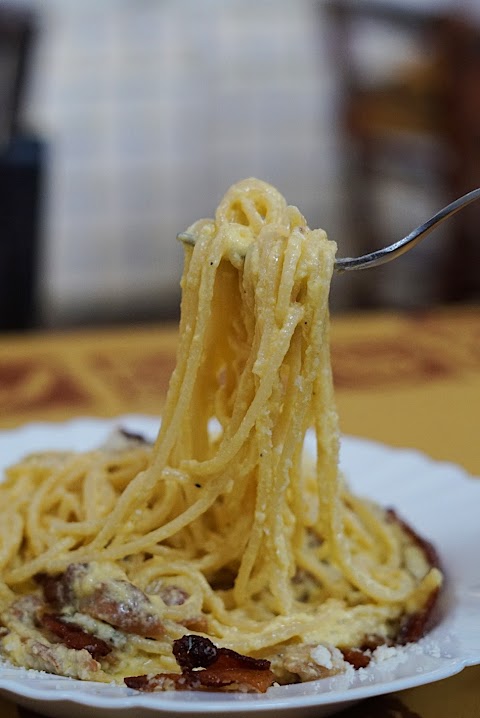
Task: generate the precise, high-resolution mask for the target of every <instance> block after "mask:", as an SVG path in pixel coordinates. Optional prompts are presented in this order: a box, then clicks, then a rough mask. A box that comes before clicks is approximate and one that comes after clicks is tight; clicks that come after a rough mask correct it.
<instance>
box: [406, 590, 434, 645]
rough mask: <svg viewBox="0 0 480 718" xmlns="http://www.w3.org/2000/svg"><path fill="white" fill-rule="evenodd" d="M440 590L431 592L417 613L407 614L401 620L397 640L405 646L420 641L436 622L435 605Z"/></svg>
mask: <svg viewBox="0 0 480 718" xmlns="http://www.w3.org/2000/svg"><path fill="white" fill-rule="evenodd" d="M439 593H440V590H439V589H438V588H437V589H435V590H434V591H432V592H431V594H430V596H429V597H428V599H427V601H426V602H425V604H424V605H423V606H422V608H421V609H420V610H419V611H416V612H415V613H410V614H405V615H404V616H403V618H402V620H401V621H400V628H399V630H398V633H397V636H396V642H397V643H399V644H400V645H402V646H404V645H406V644H407V643H416V642H417V641H419V640H420V639H421V638H422V637H423V636H424V635H425V634H426V633H428V631H429V630H430V628H431V627H432V625H433V624H434V623H435V618H436V617H435V611H434V609H435V606H436V603H437V598H438V595H439Z"/></svg>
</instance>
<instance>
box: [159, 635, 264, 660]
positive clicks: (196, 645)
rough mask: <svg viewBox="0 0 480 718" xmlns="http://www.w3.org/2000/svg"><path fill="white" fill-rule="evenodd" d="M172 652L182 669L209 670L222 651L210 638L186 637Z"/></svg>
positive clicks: (180, 640) (176, 644) (181, 639)
mask: <svg viewBox="0 0 480 718" xmlns="http://www.w3.org/2000/svg"><path fill="white" fill-rule="evenodd" d="M172 650H173V655H174V656H175V660H176V661H177V663H178V665H179V666H180V668H208V666H211V665H212V663H214V662H215V661H216V660H217V656H218V652H219V650H221V649H219V648H217V646H216V645H215V644H214V643H213V642H212V641H211V640H210V639H209V638H202V636H193V635H186V636H182V638H178V639H177V640H176V641H174V642H173V648H172ZM269 667H270V666H269Z"/></svg>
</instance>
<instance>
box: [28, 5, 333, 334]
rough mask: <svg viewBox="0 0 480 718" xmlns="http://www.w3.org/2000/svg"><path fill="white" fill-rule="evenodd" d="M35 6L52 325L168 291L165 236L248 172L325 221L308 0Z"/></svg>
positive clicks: (175, 252)
mask: <svg viewBox="0 0 480 718" xmlns="http://www.w3.org/2000/svg"><path fill="white" fill-rule="evenodd" d="M34 4H35V6H36V7H37V9H38V12H39V17H40V21H41V40H40V44H39V47H38V52H37V58H36V64H35V72H34V76H33V85H32V98H31V102H30V111H29V115H30V118H31V122H32V123H33V124H34V125H35V126H36V127H37V128H38V129H39V130H40V131H41V132H42V134H44V135H45V136H46V138H47V139H48V141H49V143H50V167H49V185H48V198H47V214H46V222H45V233H44V234H45V245H44V258H43V265H42V266H43V279H42V301H43V313H44V317H45V319H46V321H47V322H49V323H55V322H58V321H68V320H69V318H74V317H75V316H77V315H79V316H81V315H82V314H85V313H88V312H89V311H90V310H91V309H93V308H94V307H95V313H96V314H97V315H98V314H99V313H100V314H101V313H102V312H104V311H105V312H107V311H108V310H112V311H116V312H117V313H120V314H121V312H123V311H125V309H126V308H129V307H132V306H135V304H139V305H143V306H145V305H147V304H149V303H150V304H152V305H154V306H156V307H157V306H160V305H161V304H162V303H164V304H165V303H167V304H168V297H169V296H173V297H174V299H173V301H174V302H176V301H177V286H178V279H179V273H180V267H181V248H180V247H179V246H178V245H177V243H176V242H175V239H174V238H175V234H176V232H177V231H179V230H181V229H183V228H184V227H186V226H187V225H188V224H189V223H190V222H191V221H193V220H194V219H196V218H198V217H200V216H205V215H207V216H209V215H210V214H211V213H212V212H213V210H214V208H215V206H216V203H217V201H218V200H219V198H220V197H221V195H222V193H223V191H224V190H225V189H226V188H227V187H228V185H229V184H231V183H232V182H234V181H236V180H237V179H240V178H242V177H245V176H250V175H257V176H260V177H262V178H264V179H266V180H269V181H271V182H273V183H275V184H277V185H278V186H279V188H280V189H281V190H282V191H283V192H284V194H286V196H287V197H288V200H289V201H290V202H292V203H298V204H299V205H300V206H301V208H302V210H303V211H304V213H305V214H306V215H307V217H308V218H309V220H310V223H311V224H312V225H316V224H321V225H322V226H325V227H327V229H329V228H330V227H329V225H330V224H331V220H332V218H333V217H335V215H336V212H335V201H336V198H335V192H336V190H335V186H334V183H335V162H334V159H333V154H334V147H333V143H334V138H333V137H332V133H331V132H330V131H328V128H330V127H331V124H332V118H331V114H332V105H331V103H330V102H329V101H328V97H329V93H330V92H331V86H330V85H331V81H330V77H329V74H328V72H326V71H325V62H326V61H325V56H324V43H323V37H322V32H323V27H322V23H321V21H320V20H319V15H318V8H317V5H316V3H314V2H312V1H311V0H230V1H229V2H222V1H221V0H201V1H200V0H102V2H98V1H95V0H83V1H82V2H77V1H75V0H37V2H36V3H34ZM332 231H333V229H332Z"/></svg>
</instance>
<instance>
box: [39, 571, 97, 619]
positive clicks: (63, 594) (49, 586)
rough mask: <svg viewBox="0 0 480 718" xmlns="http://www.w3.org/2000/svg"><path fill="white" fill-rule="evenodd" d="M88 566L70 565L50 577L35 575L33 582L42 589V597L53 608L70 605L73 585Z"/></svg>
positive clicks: (45, 574)
mask: <svg viewBox="0 0 480 718" xmlns="http://www.w3.org/2000/svg"><path fill="white" fill-rule="evenodd" d="M87 571H88V564H85V563H72V564H70V566H68V568H67V569H66V570H65V571H64V572H63V573H60V574H56V575H54V576H50V575H49V574H48V573H37V575H36V576H35V581H36V582H37V583H38V584H39V585H40V586H41V587H42V591H43V597H44V599H45V601H46V602H47V603H49V604H50V605H51V606H53V607H54V608H63V607H64V606H69V605H71V604H72V603H73V602H74V600H75V592H74V588H73V583H74V581H75V579H76V578H78V577H79V576H81V575H82V574H85V573H87Z"/></svg>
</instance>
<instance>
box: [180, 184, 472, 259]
mask: <svg viewBox="0 0 480 718" xmlns="http://www.w3.org/2000/svg"><path fill="white" fill-rule="evenodd" d="M479 198H480V188H478V189H474V190H472V191H471V192H467V194H464V195H463V197H459V198H458V199H456V200H455V201H454V202H451V203H450V204H447V206H446V207H444V208H443V209H441V210H440V211H439V212H437V213H436V214H434V215H433V217H430V219H427V221H426V222H424V223H423V224H421V225H420V226H419V227H416V229H414V230H412V231H411V232H410V234H407V236H406V237H403V239H399V240H398V241H397V242H394V243H393V244H390V245H389V246H388V247H383V248H382V249H377V250H376V251H375V252H369V253H368V254H363V255H362V256H361V257H340V258H337V259H336V260H335V271H336V272H350V271H352V270H354V269H367V268H368V267H378V266H379V265H380V264H386V263H387V262H391V261H392V259H396V258H397V257H400V255H401V254H404V253H405V252H408V251H409V250H410V249H412V248H413V247H415V245H417V244H418V243H419V242H421V241H422V240H423V239H425V237H427V236H428V235H429V234H430V232H432V231H433V230H434V229H436V228H437V227H438V226H439V225H441V224H442V222H445V220H446V219H448V218H449V217H451V216H452V215H454V214H455V213H456V212H458V211H459V210H461V209H463V208H464V207H466V206H467V205H469V204H470V203H471V202H475V200H477V199H479ZM177 239H179V240H180V241H181V242H183V243H184V244H189V245H192V246H193V245H194V244H195V237H194V236H193V235H192V234H190V233H189V232H180V233H179V234H177Z"/></svg>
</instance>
